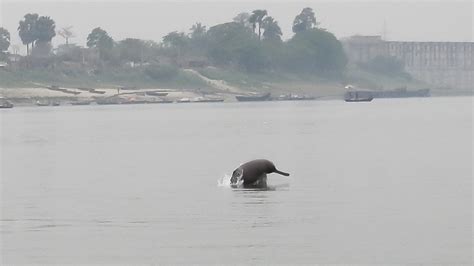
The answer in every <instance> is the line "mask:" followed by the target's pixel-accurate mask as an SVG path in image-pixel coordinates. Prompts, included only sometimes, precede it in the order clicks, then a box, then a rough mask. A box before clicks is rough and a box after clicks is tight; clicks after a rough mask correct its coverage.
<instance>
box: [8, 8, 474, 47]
mask: <svg viewBox="0 0 474 266" xmlns="http://www.w3.org/2000/svg"><path fill="white" fill-rule="evenodd" d="M304 7H311V8H313V10H314V11H315V14H316V19H317V20H318V22H319V23H320V25H319V26H320V27H322V28H325V29H327V30H328V31H330V32H332V33H334V34H335V35H336V37H337V38H344V37H348V36H352V35H356V34H360V35H383V36H384V37H385V39H387V40H394V41H442V42H443V41H468V42H472V41H473V36H474V30H473V13H474V11H473V9H474V5H473V3H472V2H470V1H441V2H431V1H417V2H414V3H413V2H407V1H383V2H380V1H379V2H367V1H335V2H334V1H333V2H328V1H316V0H313V1H299V2H285V1H269V0H266V1H265V0H259V1H258V2H249V1H244V2H236V1H235V0H229V1H220V2H212V1H192V0H191V1H179V2H170V1H138V2H134V1H124V0H122V1H104V0H101V1H91V0H90V1H87V2H86V3H81V2H79V1H77V0H76V1H74V0H63V1H59V0H56V1H35V2H33V1H31V0H30V1H23V0H20V1H12V0H0V26H1V27H4V28H6V29H7V30H9V31H10V33H11V43H12V45H17V46H19V47H21V51H23V50H24V47H23V45H22V43H21V40H20V38H19V37H18V33H17V31H16V29H17V27H18V22H19V21H20V20H21V19H22V18H23V16H24V15H25V14H26V13H38V14H39V15H46V16H50V17H51V18H52V19H54V20H55V22H56V29H57V30H58V29H61V28H63V27H67V26H73V32H74V33H75V36H76V37H75V38H72V39H71V40H70V42H71V43H76V44H78V45H81V46H85V43H86V39H87V35H88V34H89V33H90V31H91V30H92V29H93V28H96V27H101V28H103V29H105V30H106V31H108V32H109V34H110V35H111V36H112V37H113V38H114V40H116V41H118V40H122V39H125V38H140V39H146V40H154V41H157V42H160V41H161V39H162V37H163V36H165V35H166V34H167V33H169V32H172V31H184V32H189V28H190V27H191V26H192V25H193V24H194V23H196V22H201V23H202V24H204V25H205V26H207V28H209V27H211V26H214V25H217V24H220V23H225V22H229V21H232V19H233V17H235V16H236V15H237V14H238V13H241V12H251V11H252V10H255V9H266V10H267V11H268V14H269V15H270V16H272V17H274V18H275V19H276V20H277V21H278V23H279V25H280V27H281V28H282V31H283V39H289V38H291V36H292V35H293V33H292V31H291V26H292V23H293V19H294V17H295V16H296V15H297V14H298V13H299V12H300V11H301V9H303V8H304ZM61 43H64V39H62V38H61V37H60V36H56V37H55V38H54V39H53V44H54V45H58V44H61Z"/></svg>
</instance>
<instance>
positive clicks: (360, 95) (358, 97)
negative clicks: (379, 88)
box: [344, 90, 374, 102]
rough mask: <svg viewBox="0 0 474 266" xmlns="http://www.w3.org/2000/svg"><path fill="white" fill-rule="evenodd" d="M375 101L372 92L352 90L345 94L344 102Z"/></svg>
mask: <svg viewBox="0 0 474 266" xmlns="http://www.w3.org/2000/svg"><path fill="white" fill-rule="evenodd" d="M373 99H374V96H373V95H372V92H370V91H359V90H351V91H347V92H346V93H344V100H345V101H346V102H370V101H372V100H373Z"/></svg>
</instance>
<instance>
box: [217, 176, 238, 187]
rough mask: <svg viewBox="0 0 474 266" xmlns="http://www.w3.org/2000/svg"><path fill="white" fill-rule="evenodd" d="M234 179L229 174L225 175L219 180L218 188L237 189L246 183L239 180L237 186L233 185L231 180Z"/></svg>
mask: <svg viewBox="0 0 474 266" xmlns="http://www.w3.org/2000/svg"><path fill="white" fill-rule="evenodd" d="M231 177H232V175H228V174H225V175H224V176H223V177H221V178H219V179H217V186H218V187H229V188H230V187H232V188H235V187H241V186H242V184H243V183H244V181H243V180H239V181H238V182H237V184H231V182H230V178H231Z"/></svg>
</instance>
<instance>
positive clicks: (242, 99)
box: [235, 92, 271, 102]
mask: <svg viewBox="0 0 474 266" xmlns="http://www.w3.org/2000/svg"><path fill="white" fill-rule="evenodd" d="M270 95H271V94H270V93H269V92H267V93H264V94H260V95H238V96H235V98H236V99H237V101H239V102H258V101H268V100H270Z"/></svg>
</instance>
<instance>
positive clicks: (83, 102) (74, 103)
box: [71, 101, 91, 105]
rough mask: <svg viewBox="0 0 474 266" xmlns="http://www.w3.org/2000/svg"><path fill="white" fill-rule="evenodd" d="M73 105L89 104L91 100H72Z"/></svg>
mask: <svg viewBox="0 0 474 266" xmlns="http://www.w3.org/2000/svg"><path fill="white" fill-rule="evenodd" d="M71 104H72V105H89V104H91V102H90V101H76V102H71Z"/></svg>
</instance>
